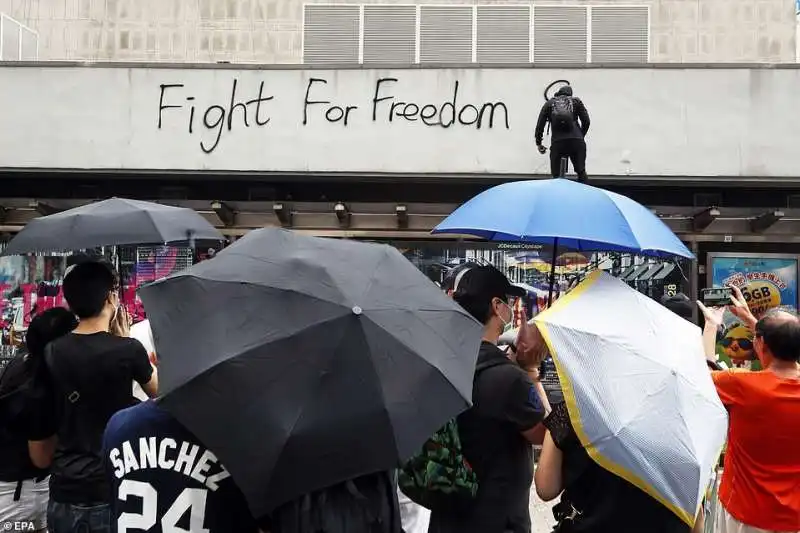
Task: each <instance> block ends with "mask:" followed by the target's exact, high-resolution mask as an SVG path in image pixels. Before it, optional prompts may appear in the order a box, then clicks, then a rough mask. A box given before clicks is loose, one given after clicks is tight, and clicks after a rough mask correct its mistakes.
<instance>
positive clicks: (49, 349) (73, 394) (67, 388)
mask: <svg viewBox="0 0 800 533" xmlns="http://www.w3.org/2000/svg"><path fill="white" fill-rule="evenodd" d="M44 360H45V364H46V367H47V371H48V372H50V375H51V376H58V378H59V380H60V381H61V382H62V384H63V388H62V390H63V392H64V395H65V398H66V399H67V401H68V402H70V403H73V404H74V403H75V402H77V401H78V400H79V399H80V397H81V394H80V393H79V392H78V391H77V389H76V388H75V387H74V386H73V384H72V383H71V382H70V380H69V379H68V378H67V377H66V376H65V375H64V373H63V372H58V371H57V370H58V365H57V364H55V357H53V343H52V342H51V343H48V344H47V345H46V346H45V347H44Z"/></svg>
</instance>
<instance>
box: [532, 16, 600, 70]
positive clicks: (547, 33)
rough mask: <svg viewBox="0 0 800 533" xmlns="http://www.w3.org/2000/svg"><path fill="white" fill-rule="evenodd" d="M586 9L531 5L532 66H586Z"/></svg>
mask: <svg viewBox="0 0 800 533" xmlns="http://www.w3.org/2000/svg"><path fill="white" fill-rule="evenodd" d="M586 17H587V16H586V8H585V7H572V6H534V8H533V61H534V63H586V59H587V53H586V51H587V42H586V41H587V39H586V35H587V27H586V22H587V20H586Z"/></svg>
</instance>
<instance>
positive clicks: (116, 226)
mask: <svg viewBox="0 0 800 533" xmlns="http://www.w3.org/2000/svg"><path fill="white" fill-rule="evenodd" d="M223 239H224V237H223V236H222V234H221V233H220V232H219V231H218V230H217V229H216V228H214V226H212V225H211V224H210V223H209V222H208V221H207V220H206V219H204V218H203V217H202V216H201V215H199V214H198V213H197V212H196V211H194V210H193V209H187V208H184V207H172V206H168V205H161V204H156V203H153V202H142V201H139V200H127V199H125V198H111V199H109V200H103V201H101V202H95V203H91V204H87V205H84V206H81V207H76V208H74V209H69V210H67V211H62V212H60V213H56V214H54V215H48V216H45V217H39V218H35V219H33V220H31V221H30V222H28V223H27V224H26V225H25V227H24V228H23V229H22V231H20V232H19V233H18V234H17V236H16V237H14V238H13V239H11V242H9V243H8V246H7V247H6V249H5V250H3V253H2V255H4V256H5V255H20V254H27V253H33V252H65V251H69V250H82V249H85V248H95V247H97V246H116V245H123V244H164V243H168V242H179V241H192V240H216V241H221V240H223Z"/></svg>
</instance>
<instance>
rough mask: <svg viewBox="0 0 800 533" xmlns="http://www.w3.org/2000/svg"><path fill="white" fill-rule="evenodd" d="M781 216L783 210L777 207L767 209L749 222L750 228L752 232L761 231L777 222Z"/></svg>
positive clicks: (782, 215)
mask: <svg viewBox="0 0 800 533" xmlns="http://www.w3.org/2000/svg"><path fill="white" fill-rule="evenodd" d="M783 217H784V213H783V211H780V210H778V209H776V210H774V211H767V212H766V213H762V214H760V215H758V216H757V217H756V218H754V219H753V220H752V221H751V222H750V230H751V231H752V232H753V233H763V232H765V231H767V230H768V229H769V228H771V227H772V226H774V225H775V224H777V223H778V222H779V221H780V220H781V219H782V218H783Z"/></svg>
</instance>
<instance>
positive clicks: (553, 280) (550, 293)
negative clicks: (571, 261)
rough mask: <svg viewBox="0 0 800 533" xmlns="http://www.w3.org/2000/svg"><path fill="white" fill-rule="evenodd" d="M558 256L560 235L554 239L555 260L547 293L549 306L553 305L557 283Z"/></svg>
mask: <svg viewBox="0 0 800 533" xmlns="http://www.w3.org/2000/svg"><path fill="white" fill-rule="evenodd" d="M556 257H558V237H556V238H555V239H553V260H552V261H551V262H550V289H549V291H548V293H547V308H548V309H550V306H551V305H553V287H554V285H555V284H556Z"/></svg>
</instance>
